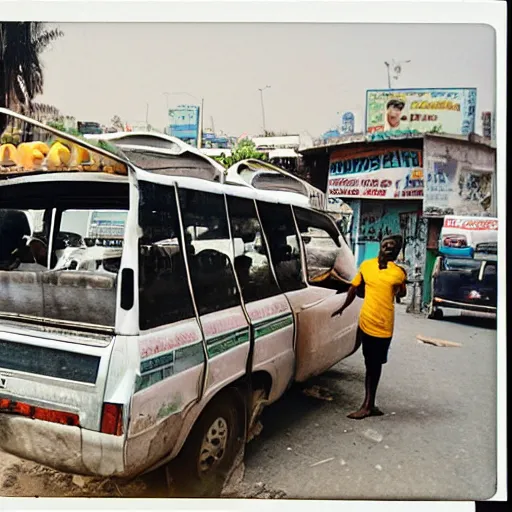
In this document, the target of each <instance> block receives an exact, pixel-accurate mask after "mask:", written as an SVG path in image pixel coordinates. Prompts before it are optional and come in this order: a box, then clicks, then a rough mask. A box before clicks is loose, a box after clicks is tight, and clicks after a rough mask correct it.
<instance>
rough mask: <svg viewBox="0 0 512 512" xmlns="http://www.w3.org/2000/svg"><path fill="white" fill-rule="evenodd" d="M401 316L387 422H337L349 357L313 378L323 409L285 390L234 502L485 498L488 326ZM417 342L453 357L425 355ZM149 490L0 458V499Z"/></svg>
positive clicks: (358, 385)
mask: <svg viewBox="0 0 512 512" xmlns="http://www.w3.org/2000/svg"><path fill="white" fill-rule="evenodd" d="M404 309H405V308H404V307H402V306H398V311H397V319H396V333H395V338H394V341H393V343H392V352H391V353H390V360H389V363H388V364H387V365H386V366H385V368H384V373H383V377H382V382H381V386H380V390H379V391H380V393H379V399H378V405H379V406H380V407H381V409H383V410H384V411H385V412H386V413H387V414H386V415H385V416H383V417H378V418H367V419H364V420H361V421H355V420H349V419H348V418H347V417H346V415H347V414H348V413H349V412H351V411H353V410H354V409H355V408H357V407H359V405H360V403H361V401H362V398H363V396H362V395H363V381H364V367H363V362H362V355H361V353H360V352H358V353H356V354H355V355H354V356H352V357H350V358H349V359H347V360H346V361H344V362H343V363H340V364H339V365H338V366H337V367H335V368H334V369H333V370H331V371H330V372H328V373H327V374H325V375H323V376H322V377H321V378H319V379H316V383H317V384H321V385H322V386H324V387H326V388H328V389H329V390H330V391H331V393H332V395H333V401H331V402H326V401H320V400H316V399H312V398H309V397H306V396H304V395H303V394H302V393H301V391H300V390H299V389H297V388H294V389H292V390H290V391H289V392H288V393H287V394H286V395H285V396H284V397H283V398H282V399H281V400H280V401H279V402H278V403H276V404H274V405H273V406H272V407H270V408H269V409H268V410H267V411H266V412H265V413H264V417H263V424H264V429H263V432H262V434H261V435H260V437H258V438H256V439H255V440H254V441H253V442H251V443H250V445H249V446H248V447H247V454H246V472H245V480H244V482H243V484H242V485H241V486H239V492H240V493H241V494H237V495H238V496H240V495H241V496H243V497H274V498H279V497H284V496H286V497H287V498H333V499H334V498H338V499H351V498H352V499H386V498H396V499H407V498H411V499H469V500H475V499H484V498H487V497H489V496H491V495H493V494H494V489H495V480H496V477H495V456H496V453H495V448H494V447H495V444H496V433H495V415H496V411H495V397H496V377H495V360H496V330H495V322H494V323H492V322H491V323H489V322H488V321H483V322H482V321H479V319H461V318H458V319H456V320H452V321H450V320H448V319H447V320H444V321H441V322H438V321H434V320H426V319H424V318H422V317H415V316H411V315H407V314H405V312H404ZM417 334H424V335H427V336H431V337H436V338H442V339H445V340H448V341H455V342H459V343H462V347H460V348H440V347H434V346H430V345H423V344H420V343H418V342H417V341H416V335H417ZM502 341H504V340H502ZM318 463H320V464H318ZM315 464H317V465H315ZM152 487H153V486H151V485H150V486H149V487H148V486H147V485H146V483H143V482H142V481H141V479H137V480H136V481H135V482H133V484H130V485H128V486H122V485H121V484H119V485H118V484H117V483H113V482H110V481H102V480H97V481H91V482H88V483H84V481H83V479H80V478H78V479H77V478H72V477H71V475H65V474H63V473H58V472H56V471H53V470H50V469H48V468H43V467H41V466H39V465H36V464H33V463H30V462H26V461H20V460H19V459H17V458H15V457H12V456H10V455H6V454H2V456H1V457H0V496H126V497H128V496H132V497H136V496H140V497H142V496H152V495H154V493H153V489H152Z"/></svg>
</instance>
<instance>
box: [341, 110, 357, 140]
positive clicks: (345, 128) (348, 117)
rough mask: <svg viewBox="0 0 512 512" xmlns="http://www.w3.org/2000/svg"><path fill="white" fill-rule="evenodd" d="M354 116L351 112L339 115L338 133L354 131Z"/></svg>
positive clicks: (346, 133)
mask: <svg viewBox="0 0 512 512" xmlns="http://www.w3.org/2000/svg"><path fill="white" fill-rule="evenodd" d="M354 127H355V116H354V114H353V112H344V113H343V115H342V116H341V125H340V133H341V134H342V135H348V134H352V133H354Z"/></svg>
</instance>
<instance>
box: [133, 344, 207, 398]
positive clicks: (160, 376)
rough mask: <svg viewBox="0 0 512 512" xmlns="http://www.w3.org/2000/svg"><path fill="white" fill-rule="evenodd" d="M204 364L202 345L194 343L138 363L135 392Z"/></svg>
mask: <svg viewBox="0 0 512 512" xmlns="http://www.w3.org/2000/svg"><path fill="white" fill-rule="evenodd" d="M203 362H204V352H203V344H202V343H201V342H200V343H194V344H192V345H187V346H185V347H180V348H177V349H174V350H171V351H170V352H166V353H165V354H162V355H159V356H157V357H153V358H151V359H145V360H143V361H141V363H140V372H141V376H140V377H138V378H137V380H136V382H135V392H137V391H140V390H141V389H145V388H148V387H149V386H152V385H153V384H156V383H157V382H160V381H162V380H164V379H166V378H167V377H172V376H173V375H176V374H178V373H181V372H183V371H185V370H188V369H189V368H193V367H194V366H198V365H200V364H202V363H203Z"/></svg>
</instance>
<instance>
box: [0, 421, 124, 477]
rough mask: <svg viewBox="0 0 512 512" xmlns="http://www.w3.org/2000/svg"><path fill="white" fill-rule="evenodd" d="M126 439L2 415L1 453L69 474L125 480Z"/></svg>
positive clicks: (0, 429) (0, 423) (0, 428)
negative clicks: (112, 477) (114, 477)
mask: <svg viewBox="0 0 512 512" xmlns="http://www.w3.org/2000/svg"><path fill="white" fill-rule="evenodd" d="M124 442H125V438H124V437H123V436H112V435H108V434H102V433H100V432H93V431H91V430H85V429H81V428H79V427H70V426H67V425H60V424H57V423H50V422H47V421H40V420H34V419H31V418H24V417H21V416H14V415H11V414H3V413H0V450H3V451H5V452H8V453H11V454H12V455H16V456H18V457H20V458H22V459H27V460H31V461H33V462H37V463H39V464H42V465H44V466H48V467H51V468H53V469H57V470H59V471H64V472H67V473H74V474H81V475H89V476H105V477H107V476H123V473H124V472H125V467H124Z"/></svg>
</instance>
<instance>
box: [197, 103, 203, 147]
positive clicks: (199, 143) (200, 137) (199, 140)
mask: <svg viewBox="0 0 512 512" xmlns="http://www.w3.org/2000/svg"><path fill="white" fill-rule="evenodd" d="M203 109H204V98H201V110H200V112H199V128H198V132H199V133H198V134H197V147H198V149H201V146H202V145H203V119H204V114H203Z"/></svg>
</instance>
